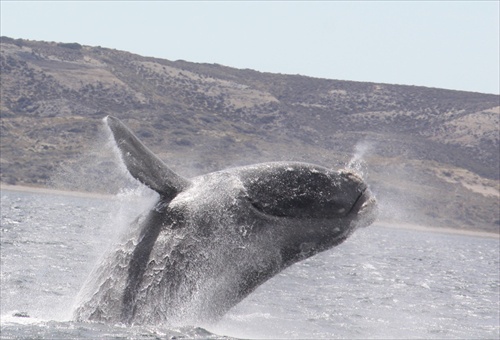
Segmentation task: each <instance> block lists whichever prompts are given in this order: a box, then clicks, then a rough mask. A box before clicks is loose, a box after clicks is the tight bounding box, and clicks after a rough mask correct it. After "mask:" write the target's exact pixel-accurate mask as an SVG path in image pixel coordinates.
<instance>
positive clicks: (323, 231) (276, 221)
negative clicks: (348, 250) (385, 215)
mask: <svg viewBox="0 0 500 340" xmlns="http://www.w3.org/2000/svg"><path fill="white" fill-rule="evenodd" d="M241 172H242V178H243V179H244V186H245V188H246V193H245V194H246V196H245V198H246V199H247V200H248V202H249V203H250V205H251V207H252V209H254V210H255V211H256V212H257V213H258V214H260V215H261V216H262V218H263V219H266V220H268V221H269V224H273V225H275V226H277V228H278V229H280V231H279V233H278V234H279V235H280V237H281V242H280V246H281V247H282V255H283V262H284V264H285V265H289V264H293V263H295V262H297V261H299V260H301V259H304V258H306V257H309V256H312V255H314V254H316V253H318V252H320V251H323V250H326V249H328V248H331V247H333V246H335V245H338V244H339V243H341V242H343V241H344V240H346V239H347V237H348V236H349V235H351V234H352V232H353V231H354V230H356V229H357V228H360V227H366V226H368V225H370V224H371V223H373V222H374V220H375V218H376V216H377V204H376V200H375V197H374V195H373V194H372V192H371V191H370V189H369V188H368V186H367V184H366V183H365V182H364V181H363V179H362V178H361V176H360V175H358V174H356V173H355V172H353V171H351V170H345V169H341V170H333V169H328V168H325V167H321V166H318V165H311V164H306V163H296V162H276V163H264V164H259V165H255V166H250V167H248V168H245V169H243V170H242V171H241Z"/></svg>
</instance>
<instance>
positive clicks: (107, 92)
mask: <svg viewBox="0 0 500 340" xmlns="http://www.w3.org/2000/svg"><path fill="white" fill-rule="evenodd" d="M0 63H1V72H2V78H1V90H2V93H1V115H2V125H1V147H2V149H1V180H2V181H3V182H7V183H11V184H15V183H19V184H35V185H47V184H48V183H49V182H50V179H51V178H53V177H54V174H55V173H58V172H60V169H61V168H65V169H71V171H73V172H75V171H80V172H81V173H82V174H85V176H87V178H92V179H91V180H87V181H86V183H87V185H86V188H87V189H91V190H103V186H105V185H108V186H109V184H102V183H100V182H101V181H100V180H99V178H101V176H102V172H109V169H108V168H106V167H112V166H114V165H112V164H111V163H109V162H107V160H106V157H104V156H102V157H101V158H102V159H100V158H99V157H98V156H96V152H95V150H96V146H95V145H96V143H100V142H98V141H99V139H98V138H99V136H100V132H98V126H100V125H101V119H102V118H103V117H104V116H106V115H108V114H111V115H115V116H117V117H119V118H120V119H122V120H124V121H125V122H126V123H127V124H128V125H129V126H130V127H131V128H132V129H133V130H134V131H135V132H137V133H138V135H139V136H140V138H141V139H143V140H144V142H145V143H146V144H147V145H148V146H150V147H151V148H152V149H153V150H154V151H155V152H157V153H158V154H159V155H160V157H162V158H163V159H164V160H165V161H166V162H167V163H168V164H170V165H171V166H172V167H173V168H174V169H176V170H177V171H179V172H182V173H183V174H187V175H194V174H199V173H204V172H207V171H213V170H217V169H221V168H224V167H227V166H233V165H239V164H248V163H253V162H257V161H266V160H300V161H307V162H314V163H319V164H323V165H332V166H343V165H345V164H346V163H347V162H348V161H349V160H350V159H351V158H352V156H353V154H354V153H355V152H356V146H358V149H359V150H358V152H361V151H362V150H365V154H364V159H365V160H366V166H365V169H366V171H367V172H368V175H369V179H370V181H371V183H372V186H373V188H374V190H375V191H376V192H377V194H378V196H379V199H380V201H381V205H382V208H383V209H382V217H383V218H385V219H394V220H403V221H407V222H413V223H426V224H432V225H443V226H456V227H466V228H480V229H484V230H490V231H491V230H496V231H498V227H499V224H500V221H499V220H500V217H499V216H498V200H499V193H498V192H499V191H498V190H499V185H498V176H499V115H500V113H499V110H500V102H499V101H500V99H499V96H498V95H490V94H481V93H471V92H461V91H450V90H443V89H434V88H425V87H415V86H401V85H388V84H374V83H361V82H350V81H339V80H327V79H317V78H310V77H304V76H294V75H282V74H271V73H261V72H257V71H253V70H239V69H233V68H228V67H224V66H220V65H209V64H195V63H189V62H185V61H175V62H172V61H168V60H161V59H155V58H146V57H141V56H138V55H134V54H131V53H128V52H123V51H117V50H111V49H106V48H101V47H89V46H81V45H79V44H76V43H73V44H63V43H48V42H36V41H26V40H13V39H10V38H6V37H3V38H2V40H1V59H0ZM97 149H99V147H98V148H97ZM88 155H92V156H91V158H92V159H93V162H89V156H88ZM97 159H100V160H99V161H97ZM82 160H84V161H82ZM96 165H97V166H96ZM95 169H100V170H95ZM92 176H94V177H92ZM89 182H92V185H90V186H89ZM65 185H66V186H67V185H70V184H69V183H65ZM75 185H76V184H75ZM80 189H81V188H80Z"/></svg>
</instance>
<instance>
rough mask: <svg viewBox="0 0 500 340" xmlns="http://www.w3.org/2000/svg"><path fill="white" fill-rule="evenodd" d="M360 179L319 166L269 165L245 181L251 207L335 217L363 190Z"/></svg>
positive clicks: (296, 215) (278, 213) (277, 213)
mask: <svg viewBox="0 0 500 340" xmlns="http://www.w3.org/2000/svg"><path fill="white" fill-rule="evenodd" d="M362 186H363V185H362V182H360V180H358V179H355V178H352V177H349V176H347V175H345V174H343V173H337V172H333V171H331V170H329V169H326V168H322V167H318V166H316V167H312V166H310V165H308V166H306V165H295V166H290V165H287V166H286V167H282V168H276V167H275V168H271V169H269V170H268V171H265V172H262V171H261V172H259V174H258V177H257V176H256V175H255V176H252V177H249V178H248V180H247V181H245V187H246V193H247V196H248V198H247V199H248V200H249V201H250V202H251V204H252V206H253V207H254V208H255V209H257V210H259V211H260V212H261V213H264V214H267V215H271V216H276V217H289V218H321V219H325V218H336V217H343V216H346V215H347V214H349V212H350V211H351V209H352V207H353V205H354V204H355V202H356V201H357V199H358V198H359V196H360V195H361V193H362V191H363V190H364V189H363V187H362Z"/></svg>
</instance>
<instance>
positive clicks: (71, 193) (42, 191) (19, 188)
mask: <svg viewBox="0 0 500 340" xmlns="http://www.w3.org/2000/svg"><path fill="white" fill-rule="evenodd" d="M2 190H7V191H16V192H30V193H35V194H44V195H62V196H71V197H83V198H105V199H112V198H113V197H115V195H111V194H100V193H96V192H84V191H72V190H61V189H51V188H47V187H35V186H28V185H11V184H5V183H0V191H2Z"/></svg>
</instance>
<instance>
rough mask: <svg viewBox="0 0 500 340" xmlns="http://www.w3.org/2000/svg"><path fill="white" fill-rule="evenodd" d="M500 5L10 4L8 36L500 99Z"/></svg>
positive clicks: (4, 20)
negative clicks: (459, 92) (76, 43)
mask: <svg viewBox="0 0 500 340" xmlns="http://www.w3.org/2000/svg"><path fill="white" fill-rule="evenodd" d="M499 4H500V2H499V1H498V0H492V1H441V2H440V1H414V2H410V1H399V2H398V1H387V2H376V1H367V2H362V1H351V2H342V1H332V2H326V1H322V2H311V1H306V2H286V1H278V2H267V1H262V2H250V1H249V2H168V1H140V2H138V1H137V2H136V1H80V2H77V1H52V2H49V1H46V2H45V1H6V0H1V34H2V35H4V36H8V37H11V38H23V39H31V40H44V41H56V42H78V43H81V44H84V45H91V46H102V47H109V48H116V49H119V50H126V51H130V52H133V53H137V54H140V55H144V56H153V57H158V58H165V59H169V60H177V59H183V60H187V61H193V62H206V63H218V64H222V65H227V66H233V67H237V68H250V69H255V70H259V71H267V72H274V73H286V74H302V75H308V76H313V77H320V78H329V79H343V80H356V81H370V82H380V83H390V84H407V85H422V86H428V87H438V88H448V89H457V90H466V91H475V92H484V93H495V94H498V93H499V92H500V91H499V82H500V80H499V78H500V70H499V64H500V57H499V51H500V45H499V44H500V37H499V34H500V27H499V17H500V7H499Z"/></svg>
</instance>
